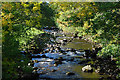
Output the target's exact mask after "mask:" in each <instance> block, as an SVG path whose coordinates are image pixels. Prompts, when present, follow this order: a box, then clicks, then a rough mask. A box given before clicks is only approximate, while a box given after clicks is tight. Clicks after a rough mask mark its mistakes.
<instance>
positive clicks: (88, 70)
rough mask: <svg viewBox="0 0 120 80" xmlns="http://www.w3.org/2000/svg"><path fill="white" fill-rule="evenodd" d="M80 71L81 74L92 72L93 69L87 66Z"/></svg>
mask: <svg viewBox="0 0 120 80" xmlns="http://www.w3.org/2000/svg"><path fill="white" fill-rule="evenodd" d="M82 71H83V72H93V69H92V67H91V65H87V66H84V67H83V68H82Z"/></svg>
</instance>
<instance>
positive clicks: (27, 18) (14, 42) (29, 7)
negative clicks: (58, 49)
mask: <svg viewBox="0 0 120 80" xmlns="http://www.w3.org/2000/svg"><path fill="white" fill-rule="evenodd" d="M46 11H47V12H46ZM50 11H51V12H50ZM48 14H52V10H51V9H50V8H49V6H48V5H46V3H43V2H40V3H38V2H3V3H2V53H3V63H2V66H3V80H8V79H9V80H16V79H17V78H18V74H20V73H21V72H19V71H17V69H18V66H20V67H21V68H22V73H23V74H24V73H30V72H31V71H32V69H31V67H28V66H27V63H28V62H29V58H28V57H29V56H26V57H23V56H21V53H20V50H25V51H28V50H29V49H31V46H35V48H37V49H41V48H43V47H44V46H45V42H47V41H48V38H49V37H48V38H43V40H40V41H39V40H38V39H39V38H41V37H42V36H40V37H38V36H39V35H40V34H43V33H44V32H43V31H42V30H41V28H42V27H44V26H55V24H54V21H53V20H52V17H53V16H54V14H52V15H48ZM43 20H44V21H43ZM48 22H49V23H48ZM46 23H47V24H46ZM32 40H34V43H32ZM30 42H31V43H32V45H31V43H30ZM38 45H39V46H38ZM21 60H23V61H22V62H21Z"/></svg>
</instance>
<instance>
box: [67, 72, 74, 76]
mask: <svg viewBox="0 0 120 80" xmlns="http://www.w3.org/2000/svg"><path fill="white" fill-rule="evenodd" d="M66 75H68V76H71V75H75V73H73V72H67V73H66Z"/></svg>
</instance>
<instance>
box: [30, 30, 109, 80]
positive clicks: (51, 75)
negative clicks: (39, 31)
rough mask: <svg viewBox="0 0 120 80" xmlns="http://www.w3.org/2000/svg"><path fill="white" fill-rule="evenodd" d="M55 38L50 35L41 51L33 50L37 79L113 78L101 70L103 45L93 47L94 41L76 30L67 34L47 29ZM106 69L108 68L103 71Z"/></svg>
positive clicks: (34, 72)
mask: <svg viewBox="0 0 120 80" xmlns="http://www.w3.org/2000/svg"><path fill="white" fill-rule="evenodd" d="M44 31H45V32H46V33H48V34H51V35H53V36H54V37H55V38H50V42H49V43H46V45H47V47H46V48H44V49H43V50H42V51H41V52H39V53H31V55H30V56H31V62H30V63H28V65H30V66H32V67H33V72H32V73H33V74H37V77H38V78H37V79H36V80H42V79H51V80H53V79H61V80H63V79H70V80H76V79H77V80H86V79H90V80H95V79H96V80H99V79H101V80H103V79H111V78H110V77H109V76H108V75H106V74H104V73H101V71H100V70H101V66H100V67H99V65H98V66H96V64H97V63H98V62H97V61H96V60H95V59H94V58H96V53H97V51H98V50H99V49H96V50H94V51H93V50H92V48H93V46H94V45H93V44H92V43H88V42H87V41H85V40H83V39H81V37H77V36H75V35H74V34H68V33H67V34H65V33H63V32H62V31H57V30H54V29H51V30H50V29H49V30H48V29H44ZM103 72H104V71H103Z"/></svg>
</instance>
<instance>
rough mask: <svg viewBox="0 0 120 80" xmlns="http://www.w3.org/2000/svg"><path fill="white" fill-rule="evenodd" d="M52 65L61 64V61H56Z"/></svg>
mask: <svg viewBox="0 0 120 80" xmlns="http://www.w3.org/2000/svg"><path fill="white" fill-rule="evenodd" d="M54 64H57V65H58V64H62V61H61V60H56V61H55V63H54Z"/></svg>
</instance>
